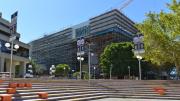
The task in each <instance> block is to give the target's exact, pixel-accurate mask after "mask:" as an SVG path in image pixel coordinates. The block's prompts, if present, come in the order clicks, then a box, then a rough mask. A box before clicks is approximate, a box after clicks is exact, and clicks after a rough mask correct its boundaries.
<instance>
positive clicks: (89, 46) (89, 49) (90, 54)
mask: <svg viewBox="0 0 180 101" xmlns="http://www.w3.org/2000/svg"><path fill="white" fill-rule="evenodd" d="M91 45H94V44H93V43H88V67H89V80H90V79H91V56H93V55H94V54H93V53H91Z"/></svg>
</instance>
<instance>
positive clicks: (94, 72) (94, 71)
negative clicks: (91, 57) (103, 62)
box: [94, 67, 96, 79]
mask: <svg viewBox="0 0 180 101" xmlns="http://www.w3.org/2000/svg"><path fill="white" fill-rule="evenodd" d="M95 70H96V67H94V79H95V73H96V72H95Z"/></svg>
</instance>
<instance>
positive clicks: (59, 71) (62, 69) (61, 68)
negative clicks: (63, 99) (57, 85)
mask: <svg viewBox="0 0 180 101" xmlns="http://www.w3.org/2000/svg"><path fill="white" fill-rule="evenodd" d="M69 71H70V66H69V65H67V64H58V65H57V66H56V70H55V74H56V75H58V76H60V75H61V76H64V77H65V76H67V74H68V72H69Z"/></svg>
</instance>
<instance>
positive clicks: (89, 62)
mask: <svg viewBox="0 0 180 101" xmlns="http://www.w3.org/2000/svg"><path fill="white" fill-rule="evenodd" d="M88 45H89V56H88V58H89V59H88V66H89V80H90V79H91V52H90V48H91V47H90V44H88Z"/></svg>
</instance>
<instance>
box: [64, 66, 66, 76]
mask: <svg viewBox="0 0 180 101" xmlns="http://www.w3.org/2000/svg"><path fill="white" fill-rule="evenodd" d="M65 70H66V68H65V67H64V77H65Z"/></svg>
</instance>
